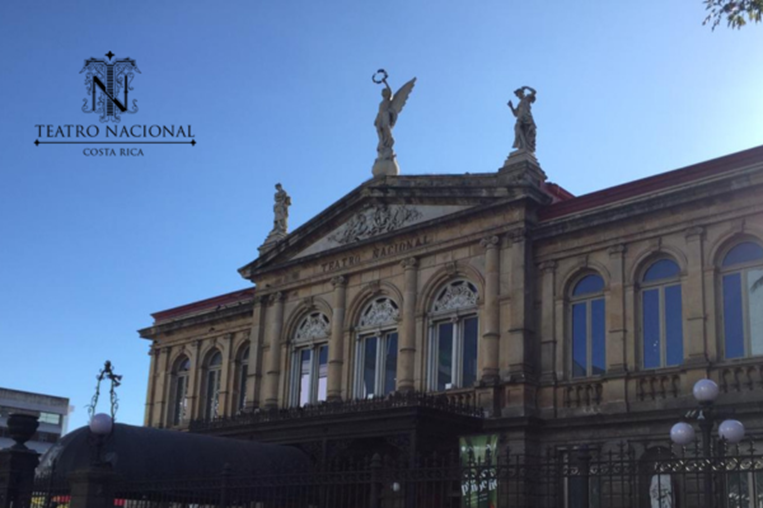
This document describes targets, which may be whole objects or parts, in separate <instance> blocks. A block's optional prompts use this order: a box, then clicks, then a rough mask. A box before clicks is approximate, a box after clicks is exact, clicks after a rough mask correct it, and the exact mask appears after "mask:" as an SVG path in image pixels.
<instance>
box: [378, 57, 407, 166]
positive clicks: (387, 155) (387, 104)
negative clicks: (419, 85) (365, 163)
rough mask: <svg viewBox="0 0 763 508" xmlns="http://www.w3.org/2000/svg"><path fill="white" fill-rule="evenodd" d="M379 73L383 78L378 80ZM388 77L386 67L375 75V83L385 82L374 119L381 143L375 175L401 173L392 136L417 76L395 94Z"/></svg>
mask: <svg viewBox="0 0 763 508" xmlns="http://www.w3.org/2000/svg"><path fill="white" fill-rule="evenodd" d="M377 75H381V76H382V77H381V79H379V80H377V78H376V76H377ZM387 77H388V76H387V73H386V72H385V71H384V69H379V70H378V71H377V73H376V74H374V77H373V80H374V83H377V84H380V83H384V88H383V89H382V101H381V103H379V112H378V113H377V114H376V120H375V121H374V126H375V127H376V134H377V135H378V136H379V144H378V146H377V147H376V151H377V153H378V155H377V156H376V161H375V162H374V168H373V174H374V176H383V175H385V176H386V175H397V174H399V173H400V168H399V167H398V165H397V161H396V160H395V152H394V151H393V150H392V146H393V145H394V144H395V138H394V137H392V129H393V128H394V127H395V124H396V123H397V118H398V116H400V112H401V111H403V107H404V106H405V103H406V101H407V100H408V96H409V95H410V94H411V90H413V86H414V85H415V84H416V78H413V79H412V80H410V81H409V82H407V83H406V84H404V85H403V86H401V87H400V90H398V91H397V92H396V93H395V94H394V95H393V94H392V88H390V86H389V83H387Z"/></svg>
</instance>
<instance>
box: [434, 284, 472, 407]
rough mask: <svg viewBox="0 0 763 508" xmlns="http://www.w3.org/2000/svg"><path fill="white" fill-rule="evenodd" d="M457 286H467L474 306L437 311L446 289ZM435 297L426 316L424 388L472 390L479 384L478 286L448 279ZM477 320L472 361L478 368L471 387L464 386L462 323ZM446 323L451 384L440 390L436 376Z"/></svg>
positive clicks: (463, 324)
mask: <svg viewBox="0 0 763 508" xmlns="http://www.w3.org/2000/svg"><path fill="white" fill-rule="evenodd" d="M460 284H466V285H467V287H469V288H470V290H471V292H472V293H473V294H474V304H468V305H463V306H459V307H453V308H447V309H442V310H441V309H438V304H439V303H440V302H441V301H442V300H443V299H444V298H445V297H446V293H447V291H448V289H449V288H451V287H456V286H457V285H460ZM436 294H437V295H438V296H437V298H435V300H434V302H433V303H432V311H431V312H430V314H429V333H428V336H429V346H428V348H427V360H426V366H427V377H426V386H427V389H428V390H429V391H431V392H442V391H449V390H457V389H461V388H472V387H473V386H474V384H476V383H477V382H478V381H479V375H480V373H479V344H480V329H481V325H482V323H481V322H480V321H481V320H480V318H479V307H480V295H479V290H478V289H477V285H476V284H474V283H473V282H471V281H470V280H468V279H465V278H459V279H455V280H451V281H449V282H447V283H446V284H443V285H442V286H440V288H439V289H438V291H437V293H436ZM472 318H473V319H476V321H477V327H476V328H477V331H476V334H477V336H476V337H475V345H476V351H475V359H476V360H477V365H476V367H475V373H474V377H475V381H474V384H473V385H472V386H464V380H463V377H464V356H465V354H464V349H465V346H466V343H465V340H464V337H465V328H466V326H465V324H466V321H467V320H469V319H472ZM446 323H450V324H451V325H452V326H453V337H452V339H451V340H452V345H451V347H452V351H453V356H452V361H451V375H450V377H451V382H450V383H449V384H450V387H446V388H445V390H440V389H439V387H438V374H439V352H440V351H439V349H440V326H441V325H443V324H446Z"/></svg>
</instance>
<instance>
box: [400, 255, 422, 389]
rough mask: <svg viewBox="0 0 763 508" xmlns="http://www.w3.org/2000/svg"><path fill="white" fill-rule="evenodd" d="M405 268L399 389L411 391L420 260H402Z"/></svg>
mask: <svg viewBox="0 0 763 508" xmlns="http://www.w3.org/2000/svg"><path fill="white" fill-rule="evenodd" d="M401 265H402V266H403V269H404V270H405V282H404V287H403V319H402V323H401V327H400V343H399V345H398V347H399V352H398V357H397V391H399V392H411V391H414V390H415V389H416V387H415V385H414V374H415V373H414V367H415V362H416V285H417V279H418V270H417V266H418V261H417V260H416V258H408V259H404V260H403V261H402V262H401Z"/></svg>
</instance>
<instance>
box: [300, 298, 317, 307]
mask: <svg viewBox="0 0 763 508" xmlns="http://www.w3.org/2000/svg"><path fill="white" fill-rule="evenodd" d="M302 305H304V306H305V307H306V308H307V309H308V310H313V309H315V298H314V297H312V296H306V297H304V298H303V299H302Z"/></svg>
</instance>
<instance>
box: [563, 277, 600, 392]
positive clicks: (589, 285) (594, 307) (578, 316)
mask: <svg viewBox="0 0 763 508" xmlns="http://www.w3.org/2000/svg"><path fill="white" fill-rule="evenodd" d="M571 305H572V307H571V313H570V314H571V331H572V377H586V376H596V375H600V374H603V373H604V372H606V358H607V354H606V309H605V304H604V279H602V278H601V277H600V276H599V275H594V274H592V275H586V276H585V277H583V278H582V279H580V281H579V282H578V283H577V284H576V285H575V287H574V288H573V290H572V299H571Z"/></svg>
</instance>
